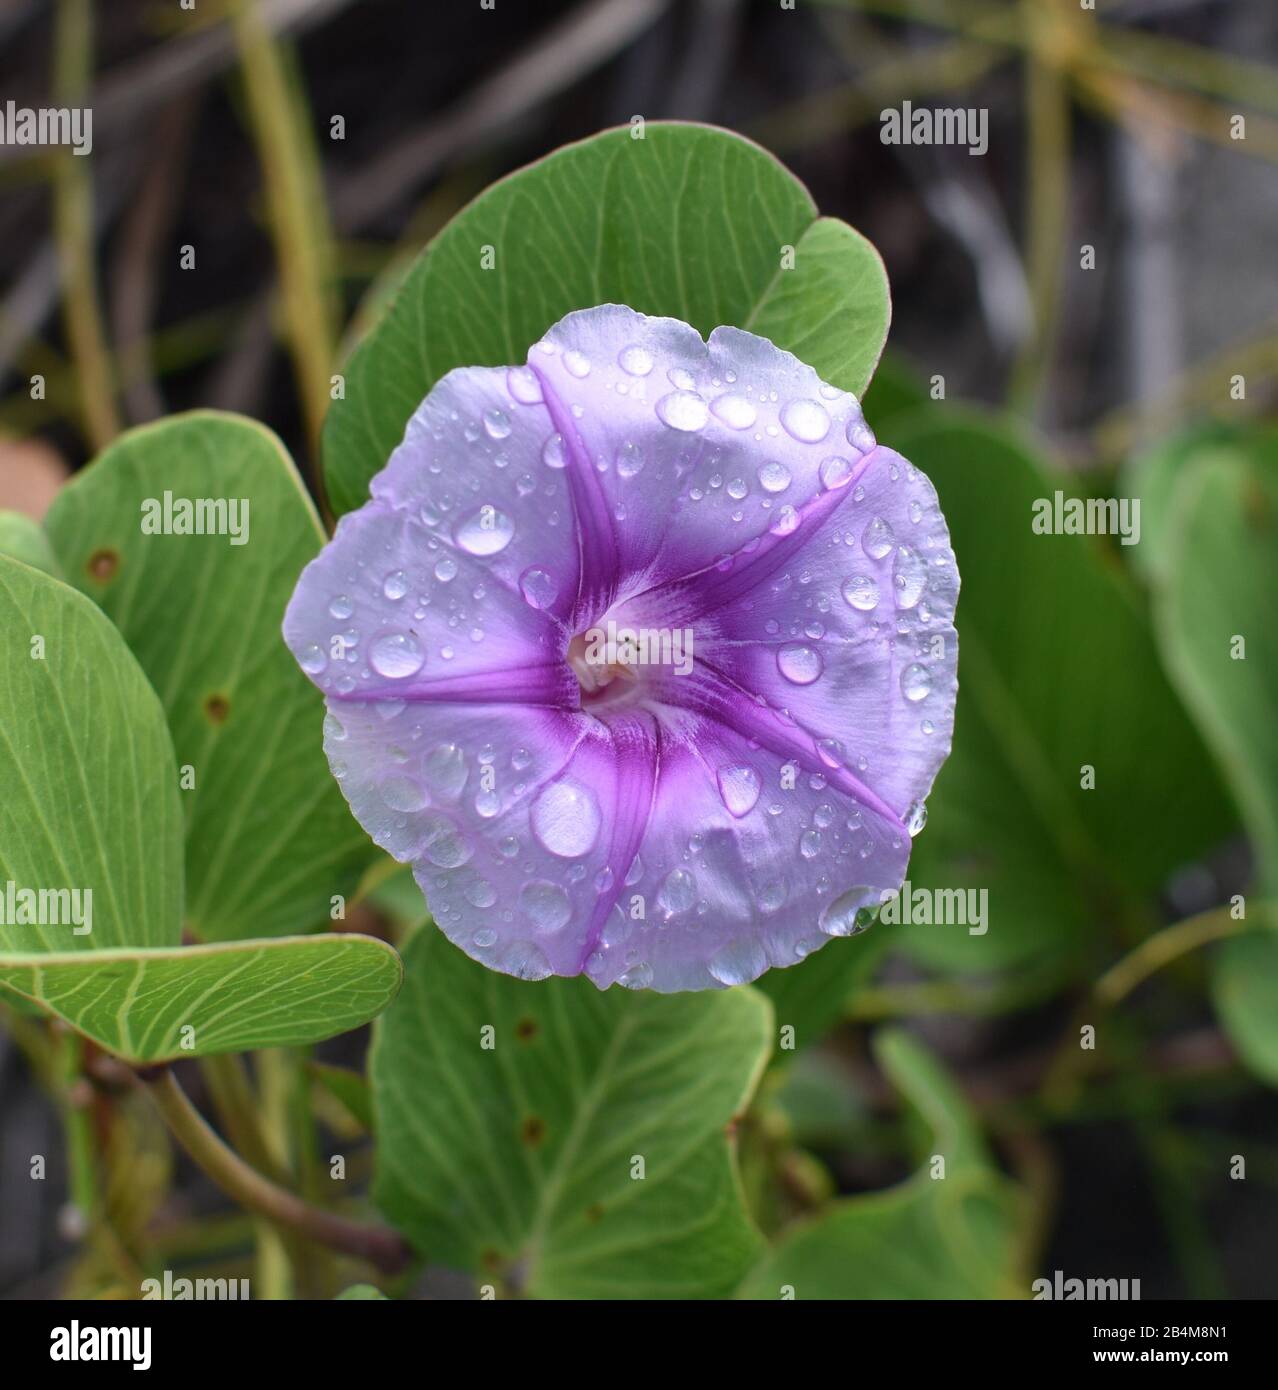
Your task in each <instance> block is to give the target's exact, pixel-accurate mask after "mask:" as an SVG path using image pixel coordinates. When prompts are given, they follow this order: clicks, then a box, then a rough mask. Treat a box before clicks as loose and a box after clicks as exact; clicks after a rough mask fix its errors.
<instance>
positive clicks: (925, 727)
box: [919, 719, 936, 738]
mask: <svg viewBox="0 0 1278 1390" xmlns="http://www.w3.org/2000/svg"><path fill="white" fill-rule="evenodd" d="M919 728H920V729H921V730H922V731H923V732H924V733H925V734H927V736H928V737H929V738H930V737H931V736H932V735H933V734H934V733H935V732H936V725H935V724H933V723H932V721H931V720H930V719H925V720H924V721H923V722H922V723H921V724H920V725H919Z"/></svg>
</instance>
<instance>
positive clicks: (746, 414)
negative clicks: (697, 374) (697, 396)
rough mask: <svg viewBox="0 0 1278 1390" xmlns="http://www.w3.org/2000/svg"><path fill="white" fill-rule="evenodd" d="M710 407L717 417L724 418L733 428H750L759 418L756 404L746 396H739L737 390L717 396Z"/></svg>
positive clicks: (728, 425)
mask: <svg viewBox="0 0 1278 1390" xmlns="http://www.w3.org/2000/svg"><path fill="white" fill-rule="evenodd" d="M710 409H711V410H712V411H713V412H714V415H715V419H717V420H722V421H723V423H724V424H725V425H727V427H728V428H729V429H731V430H748V429H749V428H750V426H751V425H753V424H754V422H755V420H756V419H757V418H758V411H756V410H755V408H754V406H753V405H751V403H750V402H749V401H748V400H746V398H745V397H744V396H738V395H737V394H736V392H735V391H729V392H728V393H727V395H724V396H716V397H715V398H714V400H712V401H711V402H710Z"/></svg>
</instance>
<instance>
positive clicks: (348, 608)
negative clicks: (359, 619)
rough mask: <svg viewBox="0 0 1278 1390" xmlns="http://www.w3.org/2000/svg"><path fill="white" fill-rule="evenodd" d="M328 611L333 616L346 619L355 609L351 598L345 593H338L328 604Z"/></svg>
mask: <svg viewBox="0 0 1278 1390" xmlns="http://www.w3.org/2000/svg"><path fill="white" fill-rule="evenodd" d="M328 611H329V612H330V613H331V614H332V615H333V617H335V618H337V619H339V620H345V619H346V618H349V617H350V615H351V614H352V613H353V612H354V611H355V609H354V607H353V606H352V604H351V601H350V599H348V598H347V597H346V595H345V594H338V595H337V597H336V598H335V599H334V600H333V601H332V603H330V604H329V605H328Z"/></svg>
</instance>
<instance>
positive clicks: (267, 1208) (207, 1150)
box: [139, 1067, 411, 1274]
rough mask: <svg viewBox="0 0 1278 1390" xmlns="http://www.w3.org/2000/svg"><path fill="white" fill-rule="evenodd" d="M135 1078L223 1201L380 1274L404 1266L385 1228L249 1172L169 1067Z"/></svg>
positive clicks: (401, 1250)
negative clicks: (322, 1205) (337, 1211)
mask: <svg viewBox="0 0 1278 1390" xmlns="http://www.w3.org/2000/svg"><path fill="white" fill-rule="evenodd" d="M139 1075H140V1076H141V1079H142V1081H143V1083H144V1084H145V1086H146V1089H147V1090H148V1091H149V1092H150V1093H151V1097H152V1099H153V1100H154V1101H155V1103H156V1106H157V1107H158V1109H159V1111H160V1113H161V1115H163V1116H164V1119H165V1122H166V1123H167V1124H168V1127H169V1129H170V1131H171V1132H172V1134H173V1137H174V1138H175V1139H176V1140H177V1142H178V1143H179V1144H181V1146H182V1147H183V1148H184V1149H185V1150H186V1152H187V1153H188V1154H189V1155H190V1156H191V1158H192V1159H193V1160H194V1161H195V1162H196V1163H197V1164H198V1165H199V1167H200V1168H201V1169H202V1170H203V1172H204V1173H205V1174H206V1175H207V1176H208V1177H209V1178H210V1179H211V1180H212V1181H213V1182H214V1183H216V1184H217V1186H218V1187H220V1188H221V1189H222V1191H223V1192H225V1193H226V1194H227V1196H228V1197H231V1198H233V1199H234V1200H235V1201H236V1202H238V1203H239V1204H240V1205H241V1206H243V1207H245V1208H247V1209H248V1210H249V1211H252V1212H255V1213H256V1214H257V1215H259V1216H263V1217H265V1218H266V1219H267V1220H268V1221H272V1222H274V1223H275V1224H276V1225H277V1226H280V1227H283V1228H284V1229H285V1230H287V1231H293V1232H296V1233H297V1234H298V1235H301V1236H304V1237H306V1239H308V1240H313V1241H317V1242H318V1243H319V1244H321V1245H327V1246H330V1247H332V1248H333V1249H334V1250H341V1251H343V1252H345V1253H346V1254H348V1255H354V1256H356V1257H358V1258H359V1259H363V1260H367V1261H368V1262H369V1263H370V1264H372V1265H374V1266H376V1268H378V1269H379V1270H381V1271H382V1272H383V1273H384V1274H397V1273H399V1272H400V1271H401V1270H402V1269H403V1268H404V1266H405V1265H406V1264H407V1263H408V1261H409V1258H410V1253H411V1252H410V1250H409V1248H408V1246H407V1244H406V1243H405V1242H404V1241H403V1240H402V1239H401V1238H400V1236H398V1235H397V1234H396V1233H395V1232H394V1231H392V1230H390V1229H389V1228H388V1227H385V1226H377V1225H373V1224H371V1223H363V1222H359V1221H351V1220H348V1219H347V1218H346V1217H343V1216H336V1215H334V1214H333V1213H332V1212H327V1211H322V1210H321V1209H320V1208H319V1207H313V1206H311V1205H310V1204H309V1203H308V1202H304V1201H303V1200H302V1199H301V1198H300V1197H298V1196H296V1195H295V1194H294V1193H292V1192H289V1191H287V1190H286V1189H285V1188H282V1187H280V1186H278V1185H277V1184H276V1183H274V1182H272V1181H271V1180H270V1179H269V1178H265V1177H263V1176H262V1174H261V1173H259V1172H257V1171H256V1169H254V1168H251V1167H250V1166H249V1165H248V1164H247V1163H246V1162H245V1161H244V1160H243V1159H242V1158H241V1157H240V1156H239V1154H237V1153H236V1152H235V1151H234V1150H233V1149H231V1148H230V1147H228V1145H226V1144H225V1143H224V1142H223V1141H222V1139H221V1138H219V1136H218V1135H217V1134H216V1133H215V1132H214V1131H213V1129H212V1128H211V1127H210V1126H209V1124H208V1123H207V1121H206V1120H205V1119H204V1117H203V1116H202V1115H201V1114H200V1112H199V1111H198V1110H197V1109H196V1108H195V1106H194V1105H192V1104H191V1101H190V1099H189V1098H188V1097H187V1094H186V1092H185V1091H183V1089H182V1087H181V1086H180V1085H179V1084H178V1080H177V1078H176V1077H175V1076H174V1075H173V1073H172V1071H171V1070H170V1069H169V1068H168V1067H163V1068H161V1069H160V1070H158V1071H146V1072H143V1073H140V1074H139Z"/></svg>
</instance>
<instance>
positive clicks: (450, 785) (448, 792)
mask: <svg viewBox="0 0 1278 1390" xmlns="http://www.w3.org/2000/svg"><path fill="white" fill-rule="evenodd" d="M422 770H423V771H424V772H425V774H426V781H427V783H428V785H429V786H430V788H431V790H432V791H434V792H435V793H437V794H438V795H439V796H441V797H444V798H445V799H446V800H449V801H453V800H456V798H457V797H459V796H460V795H461V793H462V789H463V788H464V787H465V785H466V758H465V755H464V754H463V753H462V750H461V749H460V748H459V747H458V746H457V745H456V744H455V743H441V744H438V745H437V746H436V747H434V748H432V749H431V750H430V752H429V753H427V754H426V757H425V759H424V760H423V763H422Z"/></svg>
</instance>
